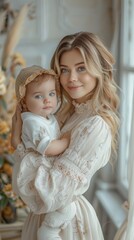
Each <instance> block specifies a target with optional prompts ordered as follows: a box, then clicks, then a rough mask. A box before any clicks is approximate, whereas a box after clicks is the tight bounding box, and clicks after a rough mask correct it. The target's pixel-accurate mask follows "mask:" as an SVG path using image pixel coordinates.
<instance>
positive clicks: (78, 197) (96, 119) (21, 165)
mask: <svg viewBox="0 0 134 240" xmlns="http://www.w3.org/2000/svg"><path fill="white" fill-rule="evenodd" d="M69 130H72V132H71V141H70V146H69V148H68V149H67V150H66V151H65V152H64V153H63V154H62V155H60V156H58V157H57V158H56V160H55V161H54V165H53V167H52V168H51V169H50V170H46V169H45V168H44V166H43V165H41V166H39V168H37V167H35V169H36V172H34V170H33V174H35V175H36V177H35V180H34V181H32V182H31V186H30V187H27V181H28V182H29V179H28V175H27V172H26V171H25V169H28V165H30V164H31V161H32V162H33V169H34V164H35V165H36V164H38V162H39V161H40V159H39V157H38V158H37V156H36V154H34V153H28V154H26V155H24V156H23V151H22V152H21V149H22V146H20V149H18V150H17V152H16V156H17V154H18V159H16V163H15V166H14V176H13V179H14V180H13V187H14V190H15V191H16V192H17V193H18V194H19V195H20V196H22V197H23V199H24V198H25V202H26V203H27V204H28V206H29V207H30V209H32V210H33V211H34V212H35V213H36V214H34V213H33V212H30V214H29V215H28V217H27V219H26V222H25V225H24V228H23V233H22V240H29V239H31V240H37V230H38V228H39V227H40V226H41V223H42V221H43V219H44V214H45V213H48V212H51V211H55V210H57V209H60V208H62V207H63V208H64V207H65V206H66V205H67V204H68V203H71V202H74V203H75V205H76V215H75V217H74V218H73V220H72V221H71V223H69V224H68V226H67V227H65V228H63V229H62V230H61V233H60V236H61V238H62V239H63V240H103V239H104V238H103V234H102V230H101V227H100V224H99V222H98V219H97V216H96V213H95V211H94V209H93V207H92V206H91V204H90V203H89V202H88V201H87V200H86V199H85V197H84V196H82V194H83V193H85V192H86V191H87V189H88V188H89V185H90V180H91V178H92V176H93V175H94V174H95V173H96V171H97V170H98V169H100V168H101V167H103V166H105V164H106V163H107V162H108V161H109V158H110V153H111V131H110V129H109V126H108V125H107V123H106V122H105V121H104V120H103V119H102V118H101V117H100V116H98V115H94V114H93V112H92V109H91V106H90V102H89V101H88V102H87V103H85V104H80V105H78V104H75V112H74V114H73V115H72V116H71V117H70V119H69V120H68V121H67V123H66V124H65V126H64V127H63V129H62V132H66V131H69ZM22 156H23V157H22ZM21 159H22V160H21ZM29 163H30V164H29ZM36 166H37V165H36ZM29 171H31V170H30V169H29ZM37 203H38V204H37Z"/></svg>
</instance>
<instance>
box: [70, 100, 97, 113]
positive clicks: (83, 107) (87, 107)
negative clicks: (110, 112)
mask: <svg viewBox="0 0 134 240" xmlns="http://www.w3.org/2000/svg"><path fill="white" fill-rule="evenodd" d="M92 103H93V101H92V100H88V101H86V102H85V103H77V102H76V101H75V100H73V101H72V104H73V106H74V107H75V112H76V113H79V114H81V113H84V112H88V113H89V114H90V115H93V113H94V111H93V107H92Z"/></svg>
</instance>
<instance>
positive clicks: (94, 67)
mask: <svg viewBox="0 0 134 240" xmlns="http://www.w3.org/2000/svg"><path fill="white" fill-rule="evenodd" d="M72 49H78V50H79V51H80V53H81V55H82V57H83V60H84V63H85V66H86V69H87V71H88V72H89V74H90V75H91V76H93V77H95V78H96V79H97V84H96V87H95V89H94V90H93V91H92V93H90V94H89V98H90V99H91V98H92V99H93V109H94V111H95V113H96V114H98V115H100V116H101V117H102V118H103V119H104V120H105V121H106V122H107V124H108V125H109V127H110V129H111V133H112V149H113V150H114V152H115V153H116V150H117V135H118V127H119V117H118V106H119V97H118V95H117V89H118V86H117V84H116V83H115V80H114V77H113V73H114V69H113V65H114V59H113V56H112V55H111V53H110V52H109V51H108V50H107V48H106V47H105V46H104V44H103V43H102V41H101V40H100V39H99V37H98V36H96V35H95V34H93V33H89V32H79V33H75V34H72V35H68V36H65V37H64V38H63V39H62V40H61V41H60V43H59V45H58V46H57V49H56V50H55V53H54V55H53V57H52V60H51V68H52V69H54V70H55V72H56V73H57V74H58V75H59V76H60V58H61V56H62V54H63V53H64V52H66V51H70V50H72ZM91 94H92V95H91ZM62 99H63V103H62V107H61V111H60V113H59V114H61V115H62V113H63V115H62V119H63V116H64V117H65V115H66V116H67V114H66V113H68V112H69V109H70V111H71V109H73V106H72V104H71V101H70V99H69V97H68V96H67V94H66V92H65V91H64V90H63V89H62ZM65 101H67V103H68V106H67V108H65V107H64V108H63V106H64V104H65ZM65 109H67V110H65ZM65 118H66V117H65Z"/></svg>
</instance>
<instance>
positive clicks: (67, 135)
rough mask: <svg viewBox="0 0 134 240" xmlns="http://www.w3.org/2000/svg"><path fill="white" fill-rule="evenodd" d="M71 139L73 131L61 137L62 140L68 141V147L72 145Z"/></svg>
mask: <svg viewBox="0 0 134 240" xmlns="http://www.w3.org/2000/svg"><path fill="white" fill-rule="evenodd" d="M70 138H71V131H68V132H66V133H64V134H63V135H62V136H61V139H66V141H67V142H68V145H69V143H70Z"/></svg>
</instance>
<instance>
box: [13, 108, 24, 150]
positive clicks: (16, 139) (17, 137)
mask: <svg viewBox="0 0 134 240" xmlns="http://www.w3.org/2000/svg"><path fill="white" fill-rule="evenodd" d="M21 130H22V120H21V108H20V106H19V105H18V106H17V108H16V111H15V114H14V115H13V117H12V132H11V145H12V147H13V148H15V149H16V148H17V145H18V144H19V143H21Z"/></svg>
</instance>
